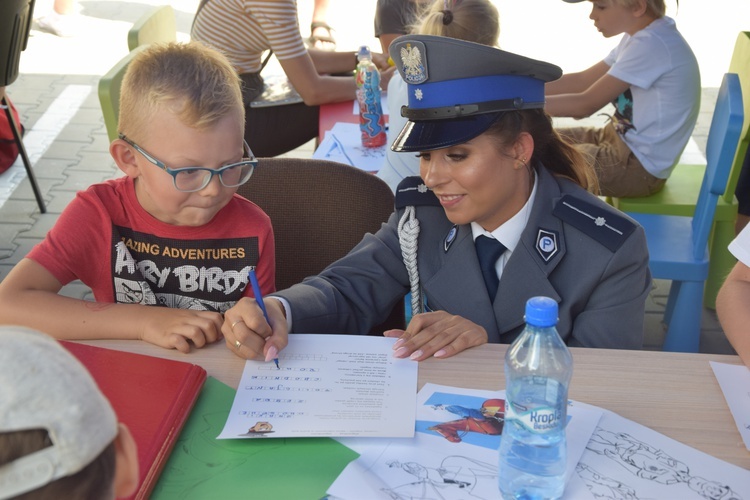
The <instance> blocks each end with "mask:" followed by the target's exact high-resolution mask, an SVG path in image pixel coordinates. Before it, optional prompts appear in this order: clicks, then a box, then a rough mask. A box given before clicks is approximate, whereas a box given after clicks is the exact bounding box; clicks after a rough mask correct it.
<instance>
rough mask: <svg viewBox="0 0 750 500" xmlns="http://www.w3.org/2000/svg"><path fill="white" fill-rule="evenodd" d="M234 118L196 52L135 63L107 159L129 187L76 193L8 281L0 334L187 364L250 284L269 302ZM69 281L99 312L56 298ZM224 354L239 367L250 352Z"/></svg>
mask: <svg viewBox="0 0 750 500" xmlns="http://www.w3.org/2000/svg"><path fill="white" fill-rule="evenodd" d="M244 110H245V108H244V106H243V104H242V95H241V91H240V80H239V77H238V76H237V74H236V72H235V71H234V68H233V67H232V66H231V64H230V63H229V61H228V60H227V58H226V57H225V56H224V55H222V54H221V53H220V52H218V51H216V50H214V49H212V48H209V47H207V46H205V45H203V44H201V43H199V42H190V43H187V44H181V43H171V44H165V45H160V44H157V45H152V46H149V47H147V48H145V49H139V53H138V54H137V55H136V56H135V57H134V58H133V60H132V61H131V62H130V64H129V66H128V70H127V72H126V74H125V77H124V78H123V82H122V87H121V94H120V115H119V138H118V139H116V140H114V141H112V143H111V144H110V147H109V151H110V154H111V155H112V158H113V159H114V161H115V163H116V164H117V166H118V168H119V169H120V170H121V171H122V172H124V173H125V176H123V177H120V178H117V179H112V180H107V181H105V182H102V183H99V184H94V185H92V186H90V187H89V188H88V189H86V190H85V191H81V192H80V193H78V195H77V196H76V198H75V199H74V200H73V201H72V202H71V203H70V204H69V205H68V206H67V207H66V208H65V210H64V211H63V213H62V214H61V215H60V218H59V219H58V220H57V223H56V224H55V226H54V227H53V228H52V229H51V230H50V231H49V232H48V233H47V236H46V237H45V239H44V240H43V241H42V242H41V243H40V244H39V245H37V246H36V247H34V248H33V249H32V250H31V252H30V253H29V254H28V256H27V257H26V258H24V259H22V260H21V261H20V262H19V263H18V264H17V265H16V266H15V267H14V268H13V269H12V270H11V272H10V273H9V274H8V276H7V277H6V278H5V279H4V280H3V282H2V283H0V323H9V324H22V325H25V326H29V327H33V328H36V329H38V330H41V331H44V332H46V333H49V334H51V335H53V336H55V337H57V338H67V339H91V338H118V339H141V340H146V341H147V342H150V343H153V344H156V345H159V346H162V347H165V348H171V349H178V350H179V351H182V352H185V353H187V352H190V350H191V348H192V347H196V348H200V347H203V346H204V345H206V344H209V343H212V342H214V341H216V340H217V339H219V338H221V336H222V331H225V332H228V331H230V330H231V328H232V325H225V323H224V316H223V313H225V312H227V311H228V310H229V309H231V308H233V307H235V306H236V303H237V302H238V301H239V300H240V299H241V298H243V297H252V296H253V294H252V287H250V286H248V283H249V280H248V272H249V271H250V270H253V269H255V270H256V275H257V277H258V281H259V284H260V288H261V291H262V292H263V293H271V292H273V291H274V290H275V272H276V268H275V261H274V259H275V248H274V239H273V230H272V228H271V222H270V219H269V218H268V216H267V215H266V214H265V213H264V212H263V211H262V210H261V209H260V208H259V207H258V206H257V205H255V204H253V203H252V202H250V201H249V200H247V199H245V198H242V197H241V196H239V195H237V194H236V192H237V188H238V187H239V186H240V185H242V184H243V183H245V182H247V181H248V180H249V179H250V177H251V175H252V173H253V170H254V169H255V165H256V164H257V160H256V159H255V157H254V155H253V153H252V151H250V149H249V148H248V147H247V144H246V143H245V142H244V124H245V120H244ZM76 279H78V280H81V281H82V282H83V283H84V284H85V285H87V286H89V287H90V288H91V289H92V291H93V293H94V298H95V300H96V303H91V302H88V301H84V300H79V299H74V298H69V297H63V296H61V295H59V294H58V292H59V291H60V289H61V288H62V287H63V286H64V285H66V284H67V283H69V282H71V281H73V280H76ZM144 306H148V307H144ZM39 311H44V313H45V314H39ZM235 326H236V325H235ZM231 347H232V349H236V350H242V349H245V351H244V352H243V355H244V356H245V357H248V352H249V351H247V349H248V348H250V346H239V347H238V346H234V345H232V346H231ZM250 357H251V356H250Z"/></svg>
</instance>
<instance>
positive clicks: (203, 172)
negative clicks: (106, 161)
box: [119, 134, 258, 193]
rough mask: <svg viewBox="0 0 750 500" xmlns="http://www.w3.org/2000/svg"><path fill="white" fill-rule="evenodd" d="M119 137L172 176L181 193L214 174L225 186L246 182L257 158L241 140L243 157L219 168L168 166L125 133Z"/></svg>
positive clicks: (199, 185)
mask: <svg viewBox="0 0 750 500" xmlns="http://www.w3.org/2000/svg"><path fill="white" fill-rule="evenodd" d="M119 137H120V139H122V140H123V141H125V142H127V143H128V144H129V145H130V146H132V147H133V149H135V150H136V151H138V152H139V153H140V154H141V155H143V157H144V158H146V159H147V160H148V161H149V162H150V163H153V164H154V165H156V166H157V167H159V168H160V169H162V170H164V171H165V172H166V173H168V174H169V175H171V176H172V181H173V182H174V187H175V188H176V189H177V190H178V191H182V192H183V193H194V192H196V191H200V190H201V189H203V188H205V187H206V186H208V184H209V183H210V182H211V179H212V178H213V176H214V175H218V176H219V180H220V181H221V183H222V184H223V185H224V186H225V187H237V186H241V185H242V184H244V183H246V182H247V181H248V180H249V179H250V177H251V176H252V175H253V171H254V170H255V166H256V165H257V164H258V159H257V158H256V157H255V155H254V154H253V152H252V151H250V146H248V145H247V142H246V141H244V140H243V141H242V146H243V149H244V154H245V157H244V158H242V160H241V161H238V162H236V163H230V164H229V165H224V166H223V167H221V168H217V169H213V168H207V167H185V168H169V167H168V166H167V165H166V164H165V163H164V162H163V161H160V160H157V159H156V158H155V157H154V155H152V154H151V153H148V152H147V151H146V150H144V149H143V148H142V147H140V146H139V145H138V144H136V143H134V142H133V141H131V140H130V139H128V138H127V137H126V136H125V134H119Z"/></svg>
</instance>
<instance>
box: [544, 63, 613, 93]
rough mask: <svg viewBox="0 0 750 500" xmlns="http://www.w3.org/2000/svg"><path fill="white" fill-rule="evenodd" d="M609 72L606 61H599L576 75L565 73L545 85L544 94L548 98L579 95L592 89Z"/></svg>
mask: <svg viewBox="0 0 750 500" xmlns="http://www.w3.org/2000/svg"><path fill="white" fill-rule="evenodd" d="M607 71H609V66H608V65H607V64H606V63H605V62H604V61H599V62H598V63H596V64H594V65H593V66H591V67H590V68H587V69H585V70H583V71H579V72H576V73H565V74H564V75H563V76H561V77H560V78H558V79H557V80H553V81H551V82H547V83H545V84H544V94H545V95H547V96H551V95H558V94H578V93H580V92H583V91H584V90H586V89H587V88H589V87H591V86H592V85H593V84H594V82H596V81H597V80H598V79H599V78H601V77H603V76H604V75H606V74H607Z"/></svg>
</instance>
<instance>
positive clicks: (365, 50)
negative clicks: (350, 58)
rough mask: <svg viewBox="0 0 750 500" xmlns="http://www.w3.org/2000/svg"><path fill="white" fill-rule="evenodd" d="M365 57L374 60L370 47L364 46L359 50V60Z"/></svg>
mask: <svg viewBox="0 0 750 500" xmlns="http://www.w3.org/2000/svg"><path fill="white" fill-rule="evenodd" d="M363 57H364V58H365V59H372V53H371V52H370V47H368V46H367V45H362V46H361V47H360V48H359V51H358V52H357V59H362V58H363Z"/></svg>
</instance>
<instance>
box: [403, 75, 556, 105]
mask: <svg viewBox="0 0 750 500" xmlns="http://www.w3.org/2000/svg"><path fill="white" fill-rule="evenodd" d="M408 88H409V108H411V109H429V108H441V107H445V106H454V105H455V104H457V103H462V104H466V103H480V102H487V101H500V100H504V99H517V98H521V99H522V100H523V102H525V103H527V104H531V103H544V82H543V81H542V80H538V79H536V78H532V77H529V76H523V75H490V76H478V77H472V78H460V79H457V80H444V81H440V82H430V81H427V82H425V83H422V84H409V85H408ZM467 96H469V97H468V98H467Z"/></svg>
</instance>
